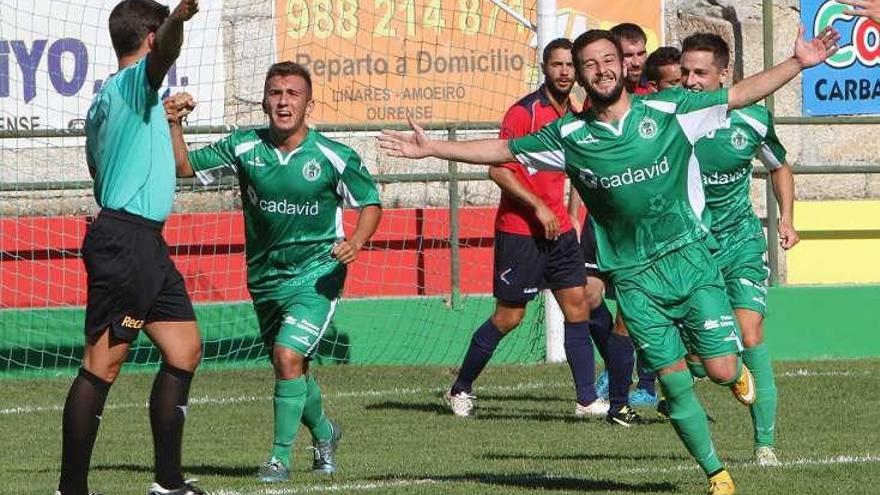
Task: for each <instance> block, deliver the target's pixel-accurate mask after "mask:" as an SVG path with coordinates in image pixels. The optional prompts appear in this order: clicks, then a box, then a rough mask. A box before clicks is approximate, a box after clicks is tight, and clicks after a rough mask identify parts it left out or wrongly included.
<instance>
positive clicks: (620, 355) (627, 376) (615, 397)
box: [605, 333, 635, 413]
mask: <svg viewBox="0 0 880 495" xmlns="http://www.w3.org/2000/svg"><path fill="white" fill-rule="evenodd" d="M607 350H608V361H606V362H605V369H607V370H608V402H610V403H611V410H610V412H611V413H616V412H618V411H620V408H622V407H623V406H625V405H626V404H627V402H628V401H629V386H630V385H631V384H632V372H633V366H634V365H635V357H634V356H633V343H632V339H630V338H629V337H625V336H623V335H619V334H616V333H612V334H611V335H610V336H609V337H608V349H607Z"/></svg>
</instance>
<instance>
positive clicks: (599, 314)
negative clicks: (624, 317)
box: [590, 301, 614, 361]
mask: <svg viewBox="0 0 880 495" xmlns="http://www.w3.org/2000/svg"><path fill="white" fill-rule="evenodd" d="M613 327H614V319H613V318H612V317H611V312H610V311H608V306H606V305H605V301H602V304H600V305H599V306H597V307H596V308H594V309H593V310H591V311H590V336H591V337H593V343H594V344H596V349H597V350H598V351H599V355H600V356H602V360H603V361H606V360H607V359H608V350H607V349H608V336H609V335H611V330H612V329H613Z"/></svg>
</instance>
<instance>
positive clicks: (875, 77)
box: [801, 0, 880, 115]
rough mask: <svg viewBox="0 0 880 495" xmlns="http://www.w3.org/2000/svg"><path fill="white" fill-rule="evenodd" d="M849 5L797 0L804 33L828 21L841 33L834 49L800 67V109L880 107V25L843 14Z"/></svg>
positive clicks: (827, 111)
mask: <svg viewBox="0 0 880 495" xmlns="http://www.w3.org/2000/svg"><path fill="white" fill-rule="evenodd" d="M847 8H849V7H848V6H846V5H844V4H841V3H838V2H835V1H833V0H801V19H802V22H803V24H804V26H805V27H806V37H807V39H810V38H812V37H814V36H815V35H816V34H817V33H819V32H821V31H822V30H823V29H825V27H826V26H833V27H834V28H835V29H837V30H838V31H839V32H840V34H841V40H840V42H839V43H838V44H839V45H840V49H839V50H838V51H837V53H835V54H834V55H833V56H832V57H830V58H829V59H828V60H827V61H826V63H824V64H820V65H818V66H816V67H812V68H810V69H807V70H805V71H804V78H803V114H804V115H847V114H866V113H880V70H878V67H877V66H878V65H880V25H878V24H877V23H876V22H874V21H872V20H870V19H869V18H867V17H853V16H849V15H844V14H843V10H844V9H847Z"/></svg>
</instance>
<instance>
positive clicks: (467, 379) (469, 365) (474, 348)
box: [450, 318, 504, 395]
mask: <svg viewBox="0 0 880 495" xmlns="http://www.w3.org/2000/svg"><path fill="white" fill-rule="evenodd" d="M502 338H504V334H503V333H501V331H500V330H498V327H496V326H495V324H494V323H492V319H491V318H490V319H488V320H486V322H485V323H483V324H482V325H480V328H478V329H477V331H476V332H474V336H473V338H472V339H471V345H470V347H468V350H467V353H466V354H465V355H464V361H462V362H461V369H460V370H458V378H457V379H456V380H455V383H453V384H452V390H451V391H450V392H451V393H452V395H455V394H457V393H459V392H466V393H468V394H469V393H471V390H472V388H473V386H474V380H476V379H477V377H478V376H480V373H482V372H483V368H485V367H486V363H488V362H489V360H490V359H492V354H493V353H494V352H495V348H496V347H498V342H501V339H502Z"/></svg>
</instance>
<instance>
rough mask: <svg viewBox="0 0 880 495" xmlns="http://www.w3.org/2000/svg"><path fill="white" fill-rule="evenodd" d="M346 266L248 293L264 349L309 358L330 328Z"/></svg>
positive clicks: (330, 266) (327, 268)
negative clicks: (284, 349) (282, 349)
mask: <svg viewBox="0 0 880 495" xmlns="http://www.w3.org/2000/svg"><path fill="white" fill-rule="evenodd" d="M345 273H346V269H345V265H342V264H340V263H338V262H334V263H328V264H327V265H326V266H325V267H324V269H322V270H316V271H314V272H312V273H309V274H304V275H303V276H301V277H297V280H296V283H291V284H285V285H284V286H282V287H278V288H277V289H275V290H273V291H268V292H263V291H261V292H259V293H255V292H254V291H252V292H251V296H252V297H253V300H254V310H256V312H257V320H258V321H259V324H260V335H261V336H262V338H263V344H264V345H265V346H266V348H267V349H269V350H270V353H271V348H272V347H273V346H276V345H280V346H283V347H287V348H289V349H292V350H293V351H294V352H296V353H297V354H300V355H302V356H305V357H306V358H309V357H311V356H312V355H313V354H314V353H315V351H316V350H317V349H318V344H319V343H320V342H321V338H322V337H323V336H324V333H325V332H326V331H327V328H328V327H329V326H330V321H331V320H332V319H333V313H334V312H335V310H336V304H337V303H338V302H339V296H340V295H341V294H342V288H343V286H344V284H345Z"/></svg>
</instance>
